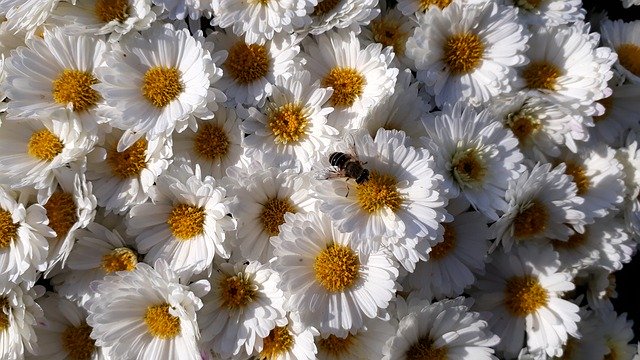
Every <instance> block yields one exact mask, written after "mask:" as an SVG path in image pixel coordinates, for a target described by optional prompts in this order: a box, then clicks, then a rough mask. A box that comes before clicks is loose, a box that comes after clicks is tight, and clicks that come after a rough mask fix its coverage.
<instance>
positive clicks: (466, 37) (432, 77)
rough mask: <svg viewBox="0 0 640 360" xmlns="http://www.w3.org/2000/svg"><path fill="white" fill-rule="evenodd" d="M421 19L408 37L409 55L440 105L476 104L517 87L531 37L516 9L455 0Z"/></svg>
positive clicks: (432, 10)
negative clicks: (518, 70)
mask: <svg viewBox="0 0 640 360" xmlns="http://www.w3.org/2000/svg"><path fill="white" fill-rule="evenodd" d="M418 22H419V26H418V27H417V28H416V30H415V32H414V33H413V35H412V36H411V37H410V38H409V40H407V56H408V57H409V58H411V59H413V60H414V61H415V66H416V69H417V70H418V71H417V75H416V76H417V78H418V80H420V81H423V82H425V83H426V85H427V90H428V91H430V92H431V93H432V94H434V95H435V101H436V105H438V106H440V105H442V104H444V103H445V102H454V101H457V100H458V99H461V100H466V101H468V102H471V103H473V104H474V105H477V104H480V103H486V102H488V101H489V100H490V99H491V98H492V97H495V96H497V95H498V94H502V93H508V92H510V91H512V90H513V88H512V85H513V84H512V83H513V80H514V78H515V75H516V72H515V68H516V67H518V66H522V65H524V64H525V63H526V60H527V59H526V57H525V56H524V51H525V49H526V46H527V45H526V43H527V40H528V38H529V35H528V32H527V30H526V28H525V27H524V25H523V24H522V23H521V22H520V21H519V20H518V17H517V10H515V9H514V8H512V7H509V6H499V5H496V3H495V2H493V1H487V2H484V3H481V4H479V5H477V6H466V5H463V4H459V3H456V2H454V3H451V5H449V6H447V7H446V8H444V10H442V11H441V10H440V9H438V8H431V9H430V10H428V11H427V13H426V14H425V15H420V16H419V17H418Z"/></svg>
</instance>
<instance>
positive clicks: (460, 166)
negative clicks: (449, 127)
mask: <svg viewBox="0 0 640 360" xmlns="http://www.w3.org/2000/svg"><path fill="white" fill-rule="evenodd" d="M451 170H452V172H453V177H454V178H455V179H456V181H457V182H458V184H460V186H467V187H472V186H474V185H477V184H480V183H482V180H483V179H484V177H485V176H486V175H487V167H486V165H485V163H484V159H483V158H482V156H481V154H480V152H479V151H478V149H476V148H469V149H466V150H458V151H456V153H455V154H454V155H453V158H452V159H451Z"/></svg>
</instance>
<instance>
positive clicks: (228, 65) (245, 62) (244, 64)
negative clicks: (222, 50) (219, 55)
mask: <svg viewBox="0 0 640 360" xmlns="http://www.w3.org/2000/svg"><path fill="white" fill-rule="evenodd" d="M270 64H271V59H270V58H269V51H268V50H267V48H266V47H265V46H264V45H259V44H250V45H248V44H246V43H245V42H244V41H239V42H237V43H235V44H234V45H233V46H232V47H231V48H230V49H229V56H227V60H225V62H224V64H223V67H224V69H225V70H227V71H228V72H229V74H230V75H231V78H233V79H234V80H235V82H237V83H238V84H240V85H248V84H251V83H252V82H254V81H256V80H259V79H262V78H263V77H265V76H267V74H268V73H269V65H270Z"/></svg>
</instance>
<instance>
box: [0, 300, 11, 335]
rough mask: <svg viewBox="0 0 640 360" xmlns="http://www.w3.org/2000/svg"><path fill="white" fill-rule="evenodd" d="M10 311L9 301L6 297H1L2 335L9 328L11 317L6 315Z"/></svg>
mask: <svg viewBox="0 0 640 360" xmlns="http://www.w3.org/2000/svg"><path fill="white" fill-rule="evenodd" d="M9 310H10V309H9V299H7V298H6V296H0V333H2V332H3V331H5V330H7V329H8V328H9V325H10V324H9V315H7V314H5V312H9Z"/></svg>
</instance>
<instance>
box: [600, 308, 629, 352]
mask: <svg viewBox="0 0 640 360" xmlns="http://www.w3.org/2000/svg"><path fill="white" fill-rule="evenodd" d="M632 325H633V321H631V320H628V319H627V314H626V313H622V314H619V315H618V314H617V313H616V312H615V311H613V310H610V311H606V312H605V313H603V314H602V315H600V321H599V322H598V326H599V328H600V329H601V330H600V333H601V334H602V335H603V336H604V339H605V343H606V344H607V348H608V351H607V356H616V357H617V358H619V359H631V358H632V357H633V356H634V355H635V354H636V346H635V345H633V344H630V342H631V341H632V339H633V330H632V328H631V327H632ZM607 356H605V357H607Z"/></svg>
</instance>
